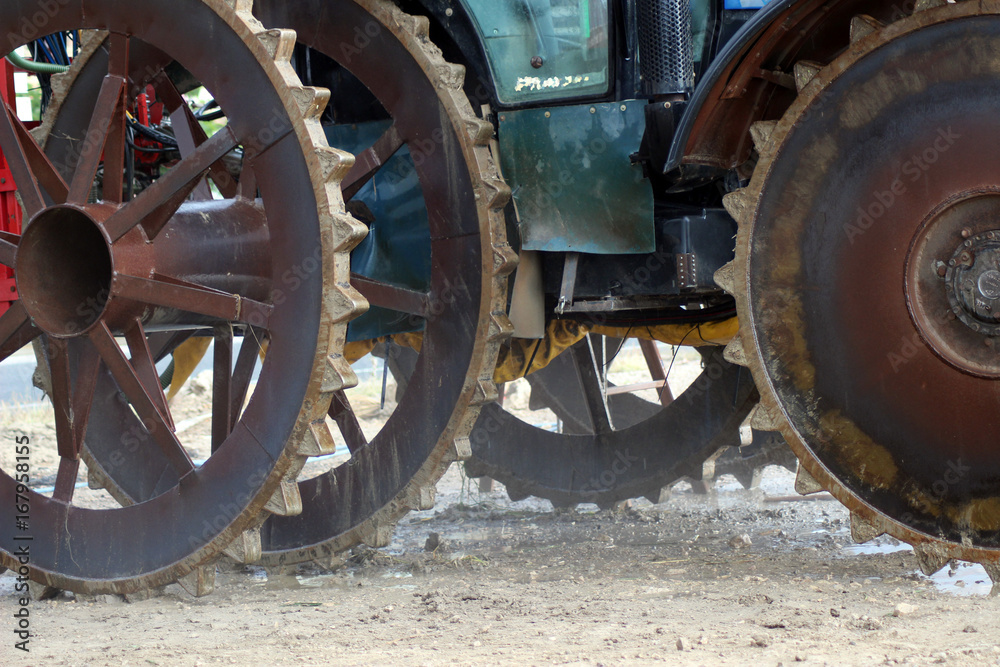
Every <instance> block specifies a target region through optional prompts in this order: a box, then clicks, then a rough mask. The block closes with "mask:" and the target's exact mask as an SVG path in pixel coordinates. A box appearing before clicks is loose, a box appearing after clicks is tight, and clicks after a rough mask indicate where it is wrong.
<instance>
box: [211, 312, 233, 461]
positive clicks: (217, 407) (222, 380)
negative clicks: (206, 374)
mask: <svg viewBox="0 0 1000 667" xmlns="http://www.w3.org/2000/svg"><path fill="white" fill-rule="evenodd" d="M214 349H215V352H214V357H215V358H214V361H213V366H212V452H213V453H215V452H216V451H218V449H219V447H221V446H222V443H224V442H225V441H226V438H228V437H229V434H230V433H231V432H232V430H231V429H232V423H233V422H232V408H233V378H232V375H231V373H232V369H233V326H232V325H231V324H229V323H226V324H224V325H220V326H217V327H215V346H214Z"/></svg>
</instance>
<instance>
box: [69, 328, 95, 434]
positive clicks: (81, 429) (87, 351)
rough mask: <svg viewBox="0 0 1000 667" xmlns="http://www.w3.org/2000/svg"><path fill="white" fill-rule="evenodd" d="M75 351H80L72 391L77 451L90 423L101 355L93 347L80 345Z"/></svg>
mask: <svg viewBox="0 0 1000 667" xmlns="http://www.w3.org/2000/svg"><path fill="white" fill-rule="evenodd" d="M77 349H79V350H80V354H79V359H78V360H77V369H76V382H75V383H74V385H75V387H74V390H73V431H74V435H75V437H76V442H77V447H78V451H79V447H82V446H83V440H84V437H85V436H86V435H87V424H88V423H89V422H90V410H91V407H92V405H93V402H94V391H95V388H96V387H97V378H98V375H99V374H100V372H101V355H99V354H98V353H97V349H96V348H95V347H94V346H93V345H87V344H81V345H80V346H79V347H78V348H77Z"/></svg>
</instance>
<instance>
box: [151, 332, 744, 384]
mask: <svg viewBox="0 0 1000 667" xmlns="http://www.w3.org/2000/svg"><path fill="white" fill-rule="evenodd" d="M738 330H739V322H738V321H737V320H736V318H735V317H733V318H731V319H728V320H723V321H720V322H708V323H705V324H696V325H690V324H661V325H659V326H641V327H609V326H599V325H585V324H581V323H579V322H573V321H570V320H552V321H551V322H549V324H548V325H547V326H546V328H545V337H544V338H541V339H537V340H536V339H528V338H513V339H511V341H510V342H509V343H506V344H504V345H502V346H501V347H500V356H499V358H498V359H497V367H496V371H495V372H494V374H493V381H494V382H496V383H497V384H500V383H503V382H513V381H514V380H517V379H519V378H523V377H525V376H526V375H531V374H532V373H534V372H535V371H538V370H541V369H543V368H545V367H546V366H548V365H549V363H551V361H552V360H553V359H555V358H556V357H558V356H559V355H560V354H562V353H563V352H565V351H566V350H567V349H569V348H570V347H573V346H574V345H576V344H577V343H578V342H580V341H581V340H583V337H584V336H586V335H587V334H588V333H593V334H600V335H602V336H608V337H610V338H640V339H643V340H655V341H658V342H660V343H664V344H666V345H689V346H692V347H701V346H706V345H726V344H727V343H729V341H731V340H732V339H733V338H735V337H736V332H737V331H738ZM388 340H392V342H393V343H395V344H396V345H399V346H401V347H408V348H411V349H413V350H416V351H417V352H420V347H421V344H422V343H423V335H422V334H420V333H405V334H395V335H393V336H386V337H383V338H376V339H373V340H362V341H357V342H354V343H348V344H347V345H346V346H345V347H344V358H345V359H347V361H348V363H351V364H353V363H355V362H357V361H358V360H360V359H362V358H363V357H365V356H366V355H368V354H370V353H371V351H372V350H373V349H374V348H375V346H376V345H378V344H379V343H384V342H386V341H388ZM210 342H211V339H210V338H192V339H191V340H189V341H187V342H185V343H183V344H182V345H180V346H179V347H178V348H177V349H176V350H174V377H173V380H172V381H171V383H170V390H169V391H168V393H167V398H168V399H173V397H174V396H176V395H177V392H178V391H180V389H181V387H183V386H184V383H185V382H187V380H188V378H190V377H191V374H192V373H193V372H194V369H195V368H196V367H197V366H198V363H199V362H200V361H201V359H202V357H204V356H205V353H206V352H207V351H208V345H209V343H210ZM266 349H267V348H266V346H265V347H264V348H263V349H262V350H261V360H263V359H264V354H265V352H266Z"/></svg>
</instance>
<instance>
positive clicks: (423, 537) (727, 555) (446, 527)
mask: <svg viewBox="0 0 1000 667" xmlns="http://www.w3.org/2000/svg"><path fill="white" fill-rule="evenodd" d="M792 481H793V480H792V475H791V474H790V473H788V472H786V471H783V470H780V469H777V468H771V469H769V472H768V474H767V475H766V477H765V480H764V483H763V485H762V489H763V490H762V491H757V492H746V491H744V490H742V489H741V488H740V487H739V486H738V485H737V484H735V483H732V482H728V483H727V480H726V479H723V480H721V481H720V483H719V484H718V486H717V489H716V491H715V492H714V493H713V494H711V495H709V496H697V495H694V494H692V493H691V492H690V490H689V489H687V488H686V487H685V486H681V487H679V488H678V489H676V490H675V493H674V495H673V497H672V498H671V499H670V500H669V501H668V502H667V503H665V504H662V505H658V506H652V505H649V504H648V503H647V502H645V501H638V502H637V503H635V506H634V507H633V508H631V509H627V510H625V511H622V512H617V513H609V512H597V511H596V509H595V510H594V511H591V510H589V509H588V508H587V507H586V506H583V507H581V508H579V509H578V511H558V512H553V511H552V510H551V508H550V507H549V506H548V503H546V502H542V501H537V500H527V501H522V502H520V503H511V502H509V501H508V500H506V496H505V494H504V493H503V492H502V489H501V488H499V487H498V489H497V490H496V491H494V492H491V493H479V492H478V490H476V488H475V486H474V485H473V484H471V483H470V482H469V481H468V480H464V479H463V478H462V477H461V475H460V473H459V470H458V468H453V469H452V470H451V471H450V472H449V473H448V475H447V477H446V478H445V479H444V480H442V484H441V485H440V488H441V491H442V493H441V501H440V503H439V507H438V508H437V509H435V510H432V511H429V512H422V513H417V514H413V515H411V516H410V517H408V518H407V519H405V520H404V522H403V524H402V525H401V526H400V529H399V531H398V533H397V536H396V539H395V540H394V542H393V544H392V545H391V546H390V547H388V548H386V549H384V550H380V551H373V550H369V549H358V550H356V551H355V552H353V553H352V554H348V556H349V558H348V559H347V560H346V562H345V563H344V565H343V566H342V567H340V568H338V569H336V570H334V571H327V570H320V569H318V568H316V567H305V568H300V569H298V570H295V571H289V572H266V571H264V570H263V569H260V568H254V567H250V568H242V567H240V568H238V569H230V570H227V571H225V572H222V573H220V576H219V585H218V588H217V590H216V591H215V593H214V594H213V595H211V596H209V597H206V598H201V599H194V598H191V597H190V596H188V595H187V594H186V593H184V592H183V591H182V590H181V589H180V588H179V587H178V586H176V585H174V586H169V587H167V588H166V589H165V590H164V591H163V592H162V594H161V595H159V596H158V597H154V598H152V599H147V600H143V601H136V602H125V601H123V600H121V599H119V598H116V597H110V596H107V597H100V598H82V597H81V598H75V597H74V596H72V595H70V594H63V596H61V597H60V598H59V599H56V600H52V601H47V602H34V603H32V605H31V607H30V609H31V615H32V632H33V634H34V637H33V639H32V641H31V645H30V646H31V653H30V654H29V655H25V654H23V653H21V652H15V651H14V650H13V640H12V639H11V634H10V633H8V632H4V633H3V635H6V636H7V639H5V640H4V641H3V644H2V646H0V664H3V665H16V666H19V667H20V666H25V667H27V666H28V665H39V666H41V665H91V664H95V665H216V664H236V665H273V664H315V665H324V664H385V663H389V662H391V663H393V664H400V665H410V664H413V665H425V664H426V665H444V664H489V663H505V664H584V665H598V664H604V665H618V664H644V663H649V662H654V661H659V662H666V663H668V664H678V665H746V664H753V665H778V664H783V665H786V666H787V665H790V664H792V663H796V662H802V663H805V664H829V665H844V664H851V665H876V664H915V665H926V664H933V663H940V664H949V665H982V664H995V663H997V662H998V660H1000V630H998V628H997V618H998V611H1000V601H998V598H994V597H988V596H987V593H988V591H989V582H988V579H987V577H986V575H985V573H984V572H983V571H982V569H981V568H979V567H978V566H976V567H972V566H960V567H958V568H957V569H956V570H953V571H950V572H949V571H948V570H945V571H943V572H941V573H939V575H938V576H937V577H936V578H935V579H933V580H931V579H928V578H927V577H924V576H923V575H920V574H917V573H916V562H915V560H914V558H913V556H912V554H911V553H908V552H907V551H906V550H903V547H901V546H898V545H893V544H891V543H889V542H888V541H885V539H884V538H881V541H880V542H879V544H877V545H867V546H866V547H865V548H864V549H856V548H852V547H850V546H849V545H850V538H849V536H848V529H847V516H846V513H845V512H844V510H843V509H841V507H840V506H839V505H838V504H837V503H835V502H832V501H824V500H818V501H796V502H774V499H775V498H780V497H783V496H789V495H793V494H792ZM432 534H436V535H438V536H439V539H440V544H439V545H438V547H437V549H436V550H435V551H427V550H426V549H425V547H427V546H428V544H427V540H428V538H429V537H430V536H431V535H432ZM744 536H746V537H747V538H749V539H748V540H747V539H745V538H744ZM432 542H433V539H432ZM865 552H870V553H865ZM13 586H14V581H13V579H12V577H11V575H10V574H6V575H3V576H2V577H0V617H3V618H7V619H8V621H7V622H8V623H12V620H13V619H12V618H11V614H12V613H13V611H14V610H15V604H16V600H15V597H14V594H13ZM11 629H13V625H11ZM0 636H2V635H0Z"/></svg>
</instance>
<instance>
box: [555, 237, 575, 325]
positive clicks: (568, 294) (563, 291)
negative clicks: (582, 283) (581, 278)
mask: <svg viewBox="0 0 1000 667" xmlns="http://www.w3.org/2000/svg"><path fill="white" fill-rule="evenodd" d="M579 266H580V253H578V252H569V253H566V263H565V264H563V276H562V287H560V289H559V304H558V305H557V306H556V314H558V315H562V314H563V313H565V312H566V308H567V307H568V306H572V305H573V292H574V290H575V289H576V270H577V267H579Z"/></svg>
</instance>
